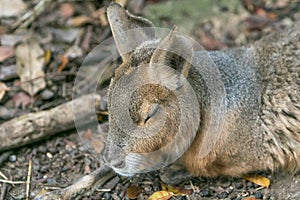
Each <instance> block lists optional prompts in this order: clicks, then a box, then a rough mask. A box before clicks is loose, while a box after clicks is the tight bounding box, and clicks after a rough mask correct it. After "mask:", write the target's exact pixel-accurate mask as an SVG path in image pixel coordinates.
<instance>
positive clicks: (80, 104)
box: [0, 94, 100, 152]
mask: <svg viewBox="0 0 300 200" xmlns="http://www.w3.org/2000/svg"><path fill="white" fill-rule="evenodd" d="M95 101H100V96H97V95H94V94H90V95H86V96H82V97H80V98H78V99H75V100H73V101H71V102H67V103H65V104H62V105H60V106H57V107H55V108H52V109H50V110H46V111H39V112H36V113H29V114H25V115H22V116H20V117H17V118H14V119H11V120H9V121H7V122H4V123H3V124H1V125H0V141H1V142H0V152H2V151H6V150H10V149H13V148H16V147H21V146H24V145H27V144H30V143H33V142H36V141H40V140H42V139H45V138H47V137H49V136H52V135H54V134H57V133H60V132H63V131H67V130H70V129H74V128H75V123H74V117H73V110H72V107H73V106H75V107H76V109H77V110H76V112H78V113H82V115H80V116H79V117H80V118H79V119H78V120H79V121H80V120H81V119H82V122H87V123H88V121H89V120H88V119H89V117H91V114H93V113H89V112H86V111H87V110H89V108H90V106H91V105H94V104H95Z"/></svg>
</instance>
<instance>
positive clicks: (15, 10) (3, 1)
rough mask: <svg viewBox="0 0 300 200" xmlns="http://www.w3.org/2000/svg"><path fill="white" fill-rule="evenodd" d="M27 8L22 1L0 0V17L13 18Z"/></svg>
mask: <svg viewBox="0 0 300 200" xmlns="http://www.w3.org/2000/svg"><path fill="white" fill-rule="evenodd" d="M26 8H27V5H26V4H25V3H24V2H23V1H22V0H0V11H1V12H0V17H13V16H17V15H18V14H20V13H21V12H22V11H24V10H25V9H26Z"/></svg>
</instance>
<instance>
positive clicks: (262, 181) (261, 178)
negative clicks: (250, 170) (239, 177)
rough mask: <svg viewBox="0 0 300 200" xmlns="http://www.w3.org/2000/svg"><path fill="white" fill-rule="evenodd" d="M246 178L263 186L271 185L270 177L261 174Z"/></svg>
mask: <svg viewBox="0 0 300 200" xmlns="http://www.w3.org/2000/svg"><path fill="white" fill-rule="evenodd" d="M244 179H246V180H247V181H250V182H252V183H255V184H256V185H260V186H262V187H266V188H268V187H269V186H270V179H268V178H266V177H264V176H261V175H249V176H245V177H244Z"/></svg>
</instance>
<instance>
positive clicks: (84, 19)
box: [67, 15, 93, 27]
mask: <svg viewBox="0 0 300 200" xmlns="http://www.w3.org/2000/svg"><path fill="white" fill-rule="evenodd" d="M92 21H93V19H92V18H90V17H88V16H85V15H81V16H77V17H72V18H70V19H69V20H68V21H67V25H69V26H75V27H77V26H82V25H84V24H87V23H91V22H92Z"/></svg>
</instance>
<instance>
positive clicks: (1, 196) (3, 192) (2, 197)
mask: <svg viewBox="0 0 300 200" xmlns="http://www.w3.org/2000/svg"><path fill="white" fill-rule="evenodd" d="M6 188H7V185H6V183H3V184H2V188H1V195H0V200H4V199H5V193H6Z"/></svg>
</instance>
